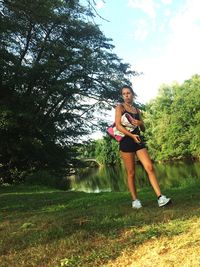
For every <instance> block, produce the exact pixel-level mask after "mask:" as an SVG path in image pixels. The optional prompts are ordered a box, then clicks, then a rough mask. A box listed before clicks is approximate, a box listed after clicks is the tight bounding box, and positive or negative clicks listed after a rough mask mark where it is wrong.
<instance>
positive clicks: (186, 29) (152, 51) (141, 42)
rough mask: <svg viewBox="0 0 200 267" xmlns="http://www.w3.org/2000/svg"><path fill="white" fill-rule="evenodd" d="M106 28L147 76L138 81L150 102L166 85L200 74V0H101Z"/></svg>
mask: <svg viewBox="0 0 200 267" xmlns="http://www.w3.org/2000/svg"><path fill="white" fill-rule="evenodd" d="M95 2H96V10H97V12H98V13H99V15H100V16H101V17H103V18H105V19H106V20H108V21H109V22H108V21H106V20H103V19H101V18H98V17H97V18H96V19H95V21H96V23H97V24H98V25H99V27H100V29H101V31H102V32H103V33H104V34H105V36H106V37H107V38H112V44H114V46H115V49H114V51H113V52H115V53H116V54H117V55H118V57H119V58H121V59H122V60H123V62H126V63H130V65H131V67H132V69H133V70H136V71H138V72H143V75H140V76H138V77H134V78H133V80H132V84H133V88H134V91H135V92H136V93H137V95H138V97H137V100H138V101H139V102H141V103H144V104H145V103H148V102H149V101H150V100H151V99H153V98H155V97H156V96H157V94H158V89H159V87H160V86H161V85H162V84H172V83H173V82H174V81H177V82H178V83H180V84H181V83H183V82H184V80H187V79H189V78H191V76H192V75H194V74H200V0H104V1H103V0H95Z"/></svg>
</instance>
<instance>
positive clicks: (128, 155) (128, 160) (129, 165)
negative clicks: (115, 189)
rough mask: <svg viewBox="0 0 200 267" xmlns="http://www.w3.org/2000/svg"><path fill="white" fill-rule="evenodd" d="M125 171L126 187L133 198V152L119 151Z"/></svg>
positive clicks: (134, 193) (135, 194)
mask: <svg viewBox="0 0 200 267" xmlns="http://www.w3.org/2000/svg"><path fill="white" fill-rule="evenodd" d="M120 154H121V157H122V159H123V162H124V166H125V168H126V172H127V181H128V188H129V191H130V193H131V197H132V199H133V200H135V199H137V191H136V187H135V153H132V152H122V151H120Z"/></svg>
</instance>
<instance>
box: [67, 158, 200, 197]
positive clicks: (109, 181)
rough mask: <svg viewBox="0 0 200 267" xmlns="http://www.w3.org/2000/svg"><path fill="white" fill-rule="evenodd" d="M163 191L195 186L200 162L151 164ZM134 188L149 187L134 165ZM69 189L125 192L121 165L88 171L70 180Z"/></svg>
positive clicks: (198, 175) (124, 174)
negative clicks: (135, 186) (190, 185)
mask: <svg viewBox="0 0 200 267" xmlns="http://www.w3.org/2000/svg"><path fill="white" fill-rule="evenodd" d="M154 167H155V170H156V174H157V177H158V181H159V184H160V186H161V188H162V189H166V188H172V187H181V186H186V185H189V184H196V183H197V182H198V181H200V162H194V161H191V162H176V163H165V164H154ZM136 185H137V188H142V187H147V186H150V183H149V181H148V178H147V175H146V172H145V171H144V169H143V167H142V166H141V165H140V164H139V163H137V165H136ZM71 189H72V190H75V191H83V192H88V193H91V192H96V193H98V192H107V191H108V192H111V191H115V192H118V191H127V183H126V172H125V169H124V167H123V166H121V165H120V166H115V167H110V166H109V167H108V166H101V167H99V168H88V169H84V170H82V171H80V172H79V174H77V175H76V176H74V177H72V179H71Z"/></svg>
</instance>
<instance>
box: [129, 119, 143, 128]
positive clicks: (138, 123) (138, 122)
mask: <svg viewBox="0 0 200 267" xmlns="http://www.w3.org/2000/svg"><path fill="white" fill-rule="evenodd" d="M131 124H132V125H134V126H138V127H140V126H142V125H143V122H142V121H140V120H136V119H132V121H131Z"/></svg>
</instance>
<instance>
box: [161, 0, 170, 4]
mask: <svg viewBox="0 0 200 267" xmlns="http://www.w3.org/2000/svg"><path fill="white" fill-rule="evenodd" d="M161 2H162V3H163V4H165V5H170V4H171V3H172V0H161Z"/></svg>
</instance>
